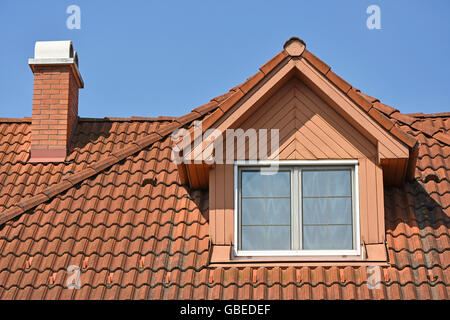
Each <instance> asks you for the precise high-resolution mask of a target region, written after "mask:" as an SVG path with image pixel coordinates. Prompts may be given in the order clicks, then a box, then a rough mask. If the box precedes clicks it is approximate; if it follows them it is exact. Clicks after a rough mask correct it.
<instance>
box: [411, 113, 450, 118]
mask: <svg viewBox="0 0 450 320" xmlns="http://www.w3.org/2000/svg"><path fill="white" fill-rule="evenodd" d="M406 115H408V116H411V117H415V118H450V112H436V113H423V112H413V113H406Z"/></svg>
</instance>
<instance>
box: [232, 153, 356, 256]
mask: <svg viewBox="0 0 450 320" xmlns="http://www.w3.org/2000/svg"><path fill="white" fill-rule="evenodd" d="M262 163H263V164H264V162H253V163H252V162H241V163H237V164H236V166H235V179H236V181H235V186H236V187H237V189H236V194H237V197H236V200H237V203H236V205H235V207H236V208H237V210H235V214H236V215H237V216H236V217H235V223H236V226H235V230H236V231H237V232H236V239H235V243H236V246H235V254H236V255H237V256H286V255H299V256H307V255H312V256H317V255H327V256H329V255H359V251H360V250H359V243H360V240H359V227H358V226H359V213H358V204H357V202H358V197H357V185H358V184H357V181H356V179H357V178H356V177H357V170H358V169H357V168H358V164H357V161H353V160H344V161H281V162H277V163H276V164H277V165H278V166H279V167H278V169H276V170H270V169H268V167H267V163H265V165H266V167H265V166H264V165H261V164H262ZM272 164H273V163H272ZM262 169H263V170H262Z"/></svg>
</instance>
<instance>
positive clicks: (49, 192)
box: [0, 111, 207, 225]
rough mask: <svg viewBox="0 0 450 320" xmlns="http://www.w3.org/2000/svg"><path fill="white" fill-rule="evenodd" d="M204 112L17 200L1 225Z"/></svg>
mask: <svg viewBox="0 0 450 320" xmlns="http://www.w3.org/2000/svg"><path fill="white" fill-rule="evenodd" d="M206 113H207V111H204V112H203V113H202V112H198V111H195V112H190V113H188V114H186V115H184V116H182V117H178V118H176V119H175V120H174V121H173V122H172V123H170V124H168V125H167V126H164V127H162V129H161V131H159V132H152V133H151V134H149V135H147V136H145V137H142V138H139V139H137V140H135V141H132V142H129V143H127V144H126V146H125V147H124V148H122V149H120V150H117V151H115V152H113V153H111V154H110V155H108V156H107V157H105V158H103V159H100V160H98V161H96V162H94V163H93V164H90V165H88V166H87V168H85V169H83V170H81V171H79V172H76V173H72V174H71V175H69V176H67V177H65V178H64V179H62V181H60V182H57V183H55V184H52V185H50V186H49V187H47V188H45V189H43V190H42V191H41V192H39V193H37V194H35V195H34V196H31V197H30V198H27V199H25V200H22V201H19V202H18V203H16V204H14V205H12V206H11V207H9V208H8V209H6V210H5V211H3V212H2V213H0V225H3V224H4V223H5V222H7V221H9V220H11V219H14V218H16V217H18V216H19V215H21V214H23V213H25V212H26V211H28V210H30V209H32V208H34V207H36V206H38V205H40V204H42V203H44V202H46V201H48V200H51V199H52V198H54V197H55V196H57V195H59V194H61V193H62V192H64V191H66V190H68V189H70V188H71V187H73V186H74V185H76V184H78V183H80V182H82V181H84V180H86V179H88V178H90V177H92V176H94V175H96V174H98V173H100V172H101V171H103V170H105V169H107V168H109V167H111V166H113V165H114V164H116V163H118V162H120V161H121V160H123V159H125V158H126V157H128V156H130V155H132V154H135V153H137V152H139V151H141V150H142V149H144V148H146V147H148V146H149V145H151V144H153V143H155V142H156V141H159V140H160V139H162V138H164V137H165V136H167V135H168V134H170V133H171V132H173V131H174V130H176V129H179V128H181V127H183V126H184V125H186V124H188V123H190V122H192V121H193V120H195V119H197V118H199V117H201V116H203V115H205V114H206Z"/></svg>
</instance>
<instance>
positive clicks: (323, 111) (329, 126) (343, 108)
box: [180, 38, 417, 188]
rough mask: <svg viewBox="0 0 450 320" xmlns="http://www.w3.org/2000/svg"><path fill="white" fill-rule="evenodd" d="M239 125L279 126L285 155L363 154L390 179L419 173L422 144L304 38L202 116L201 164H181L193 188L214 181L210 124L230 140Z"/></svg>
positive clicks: (197, 148) (194, 155) (196, 151)
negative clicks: (208, 158) (207, 154)
mask: <svg viewBox="0 0 450 320" xmlns="http://www.w3.org/2000/svg"><path fill="white" fill-rule="evenodd" d="M277 120H278V121H277ZM238 128H240V129H243V130H244V132H245V130H247V129H250V128H253V129H256V130H258V129H261V128H264V129H267V130H270V129H271V128H277V129H280V134H279V137H280V141H279V150H278V155H279V159H280V160H290V159H296V160H299V159H301V160H316V159H349V158H352V159H355V158H356V159H362V158H365V159H371V161H373V162H374V164H376V165H377V166H380V167H381V168H382V169H383V172H384V181H385V184H388V185H398V184H401V183H402V182H403V181H405V179H408V178H412V176H413V170H411V168H414V167H415V153H416V149H417V141H416V140H415V139H414V138H413V137H411V136H409V135H408V134H406V133H405V132H403V131H401V130H400V129H399V128H398V127H397V126H395V125H394V123H393V122H392V121H391V120H390V119H389V118H387V117H386V116H384V115H383V114H382V113H381V112H379V111H378V110H377V109H376V108H375V107H374V106H373V104H372V103H371V102H370V101H368V100H367V99H365V97H364V95H363V94H360V93H359V90H357V89H355V88H352V87H351V86H350V85H349V84H348V83H346V82H345V81H344V80H342V79H341V78H340V77H339V76H337V75H336V74H334V73H333V72H332V71H331V70H330V67H328V66H327V65H326V64H325V63H323V62H322V61H320V60H319V59H318V58H316V57H315V56H314V55H312V54H311V53H310V52H308V51H307V50H306V49H305V44H304V42H303V41H302V40H300V39H298V38H291V39H290V40H288V41H287V42H286V44H285V46H284V50H283V51H281V52H280V53H279V54H277V55H276V56H275V57H274V58H272V59H271V60H270V61H269V62H267V63H266V64H265V65H264V66H262V67H261V68H260V72H258V73H257V74H256V75H254V76H253V77H251V78H249V79H248V80H247V81H246V82H244V83H243V84H241V85H240V86H237V87H235V88H233V89H232V90H231V91H230V93H229V94H228V96H226V97H225V99H224V100H223V101H220V102H219V107H218V109H217V110H216V111H214V112H213V113H212V114H211V115H209V116H207V117H206V118H205V119H204V120H203V121H202V127H201V130H202V131H203V133H204V134H203V136H202V137H201V143H196V144H194V147H193V148H192V152H191V153H190V154H189V155H188V156H187V157H186V158H187V159H195V160H196V161H192V162H190V163H189V162H187V163H184V164H182V165H180V167H182V169H183V170H182V171H181V172H184V173H185V175H186V177H185V179H186V180H188V181H189V183H190V185H191V187H194V188H197V187H199V188H201V187H207V186H208V177H209V174H208V171H209V168H210V167H211V165H209V164H207V163H205V161H203V160H204V158H203V154H204V153H202V151H203V150H205V149H207V148H208V146H209V148H210V149H212V146H211V145H210V144H211V143H212V141H213V140H214V139H213V137H212V136H211V132H212V129H215V130H216V131H214V134H215V135H217V132H220V133H222V134H223V137H225V133H226V131H227V129H238ZM208 134H209V136H208ZM223 152H226V151H223ZM249 156H250V155H249V151H248V150H247V151H246V155H245V157H246V158H248V157H249ZM270 157H271V155H269V156H268V158H269V159H270ZM237 159H241V158H239V156H237Z"/></svg>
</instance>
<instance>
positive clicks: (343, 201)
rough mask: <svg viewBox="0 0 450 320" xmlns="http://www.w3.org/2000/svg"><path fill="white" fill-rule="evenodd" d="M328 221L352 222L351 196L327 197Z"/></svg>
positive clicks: (332, 222) (334, 222) (331, 222)
mask: <svg viewBox="0 0 450 320" xmlns="http://www.w3.org/2000/svg"><path fill="white" fill-rule="evenodd" d="M328 223H329V224H351V223H352V199H351V198H328Z"/></svg>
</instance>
